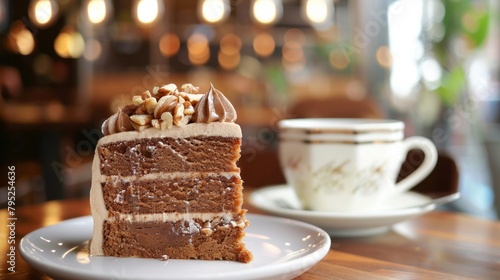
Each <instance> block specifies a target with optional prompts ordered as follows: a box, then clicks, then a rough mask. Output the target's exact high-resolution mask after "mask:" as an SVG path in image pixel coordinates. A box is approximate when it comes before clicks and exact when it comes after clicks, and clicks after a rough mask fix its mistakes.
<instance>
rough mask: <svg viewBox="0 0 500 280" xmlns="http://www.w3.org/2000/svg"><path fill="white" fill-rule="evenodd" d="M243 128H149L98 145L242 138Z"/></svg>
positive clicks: (199, 125) (105, 139) (221, 125)
mask: <svg viewBox="0 0 500 280" xmlns="http://www.w3.org/2000/svg"><path fill="white" fill-rule="evenodd" d="M241 135H242V134H241V128H240V126H239V125H237V124H235V123H224V122H213V123H192V124H189V125H186V126H182V127H178V126H173V127H172V128H171V129H167V130H160V129H156V128H153V127H151V128H148V129H146V130H144V131H140V132H139V131H126V132H120V133H114V134H111V135H107V136H104V137H102V138H101V139H100V140H99V142H98V145H103V144H107V143H113V142H118V141H120V142H124V141H131V140H136V139H148V138H149V139H151V138H165V137H169V138H188V137H196V136H220V137H235V138H241Z"/></svg>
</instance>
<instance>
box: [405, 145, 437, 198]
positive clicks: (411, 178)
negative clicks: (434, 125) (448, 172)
mask: <svg viewBox="0 0 500 280" xmlns="http://www.w3.org/2000/svg"><path fill="white" fill-rule="evenodd" d="M413 149H417V150H422V151H423V152H424V155H425V158H424V161H423V162H422V164H421V165H420V166H419V167H418V168H417V169H416V170H415V171H413V172H412V173H411V174H410V175H408V176H407V177H406V178H404V179H403V180H401V181H399V182H398V183H397V184H396V188H395V191H396V192H397V193H400V192H405V191H407V190H409V189H411V188H413V187H414V186H415V185H417V184H418V183H420V182H421V181H422V180H423V179H425V177H427V175H429V174H430V173H431V172H432V170H433V169H434V167H435V166H436V162H437V158H438V153H437V150H436V146H434V143H432V141H431V140H429V139H427V138H425V137H420V136H412V137H408V138H406V139H404V140H403V149H402V150H403V154H405V155H407V154H408V152H409V151H410V150H413Z"/></svg>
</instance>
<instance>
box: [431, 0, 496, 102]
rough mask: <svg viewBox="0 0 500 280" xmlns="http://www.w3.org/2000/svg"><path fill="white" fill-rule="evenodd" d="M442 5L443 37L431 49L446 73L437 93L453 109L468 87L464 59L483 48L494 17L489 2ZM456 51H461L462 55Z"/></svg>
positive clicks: (445, 0) (462, 1)
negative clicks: (466, 85)
mask: <svg viewBox="0 0 500 280" xmlns="http://www.w3.org/2000/svg"><path fill="white" fill-rule="evenodd" d="M442 3H443V5H444V9H445V15H444V18H443V22H442V23H443V25H444V29H445V30H444V36H443V37H442V39H441V40H440V41H437V42H434V44H433V46H432V50H433V52H434V54H435V56H436V59H437V60H438V62H439V63H440V64H441V67H443V68H444V70H445V71H443V76H442V78H441V84H440V86H439V87H438V88H437V89H436V92H437V93H438V94H439V96H440V97H441V100H442V102H443V103H444V105H446V106H453V105H454V104H455V103H456V101H457V99H458V97H459V95H460V92H462V91H463V89H464V86H465V84H466V75H465V69H464V67H465V63H464V62H465V61H464V60H465V59H466V57H467V55H469V54H470V53H471V52H472V51H474V50H477V49H479V48H481V47H482V46H484V43H485V41H486V39H487V35H488V28H489V22H490V16H491V14H490V11H489V9H488V3H487V1H472V0H459V1H457V0H442ZM457 44H461V45H460V46H457ZM457 48H460V49H461V51H460V52H459V53H457V51H456V49H457ZM453 49H455V51H454V50H453Z"/></svg>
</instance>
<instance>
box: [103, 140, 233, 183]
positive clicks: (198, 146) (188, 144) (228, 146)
mask: <svg viewBox="0 0 500 280" xmlns="http://www.w3.org/2000/svg"><path fill="white" fill-rule="evenodd" d="M240 145H241V139H239V138H228V137H218V136H202V137H190V138H184V139H177V138H167V137H165V138H152V139H137V140H131V141H120V142H113V143H108V144H104V145H102V146H99V147H98V148H97V152H98V155H99V158H100V160H101V166H100V167H101V174H102V175H107V176H110V175H121V176H130V175H138V176H142V175H145V174H150V173H158V172H175V171H184V172H202V171H203V172H235V171H239V168H238V167H237V166H236V161H237V160H238V159H239V157H240V149H239V147H240Z"/></svg>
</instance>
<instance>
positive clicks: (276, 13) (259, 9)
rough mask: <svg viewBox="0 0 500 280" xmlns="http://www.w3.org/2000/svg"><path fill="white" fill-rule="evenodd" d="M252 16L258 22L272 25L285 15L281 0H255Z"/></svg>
mask: <svg viewBox="0 0 500 280" xmlns="http://www.w3.org/2000/svg"><path fill="white" fill-rule="evenodd" d="M251 11H252V13H251V17H252V19H253V20H254V21H255V22H257V23H258V24H262V25H271V24H274V23H276V22H278V21H279V20H280V19H281V16H282V15H283V3H282V1H281V0H253V2H252V9H251Z"/></svg>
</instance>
